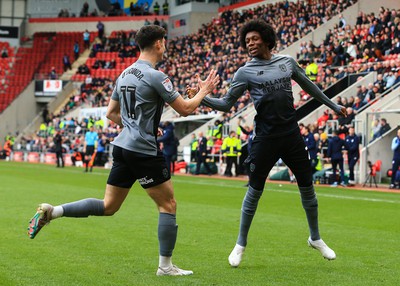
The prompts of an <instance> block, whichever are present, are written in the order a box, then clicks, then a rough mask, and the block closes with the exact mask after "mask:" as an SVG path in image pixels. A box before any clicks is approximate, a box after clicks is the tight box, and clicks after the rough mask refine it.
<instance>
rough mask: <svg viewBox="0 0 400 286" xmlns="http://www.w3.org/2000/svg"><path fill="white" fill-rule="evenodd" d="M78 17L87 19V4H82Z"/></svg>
mask: <svg viewBox="0 0 400 286" xmlns="http://www.w3.org/2000/svg"><path fill="white" fill-rule="evenodd" d="M79 16H80V17H87V16H89V4H88V2H85V3H83V6H82V9H81V12H80V14H79Z"/></svg>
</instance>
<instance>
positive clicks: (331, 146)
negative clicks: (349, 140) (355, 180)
mask: <svg viewBox="0 0 400 286" xmlns="http://www.w3.org/2000/svg"><path fill="white" fill-rule="evenodd" d="M343 147H344V141H343V140H342V139H340V138H339V136H338V131H337V130H333V132H332V138H331V139H330V140H329V142H328V153H327V155H328V157H329V159H330V161H331V163H332V172H333V182H332V185H331V187H337V186H338V181H337V179H336V168H337V166H338V165H339V169H340V185H341V186H343V187H345V186H346V184H345V182H344V166H343V154H342V150H343Z"/></svg>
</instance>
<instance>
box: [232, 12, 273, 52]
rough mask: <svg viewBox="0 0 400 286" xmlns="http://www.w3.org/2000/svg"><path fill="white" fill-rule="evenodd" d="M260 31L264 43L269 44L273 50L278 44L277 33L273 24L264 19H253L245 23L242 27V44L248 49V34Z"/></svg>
mask: <svg viewBox="0 0 400 286" xmlns="http://www.w3.org/2000/svg"><path fill="white" fill-rule="evenodd" d="M253 31H254V32H259V33H260V36H261V39H262V40H263V42H264V43H267V44H268V48H269V49H270V50H272V49H273V48H275V45H276V39H277V37H276V33H275V31H274V29H273V28H272V26H271V25H269V24H268V23H267V22H265V21H264V20H260V19H256V20H251V21H249V22H247V23H246V24H244V25H243V27H242V28H241V29H240V45H241V46H242V48H244V49H246V35H247V33H249V32H253Z"/></svg>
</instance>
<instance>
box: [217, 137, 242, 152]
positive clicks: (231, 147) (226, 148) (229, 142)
mask: <svg viewBox="0 0 400 286" xmlns="http://www.w3.org/2000/svg"><path fill="white" fill-rule="evenodd" d="M221 149H222V153H224V154H225V155H226V156H232V157H235V156H240V155H241V154H242V153H241V152H240V151H241V150H242V144H241V143H240V139H238V138H235V137H232V138H231V137H226V138H225V139H224V142H223V143H222V147H221Z"/></svg>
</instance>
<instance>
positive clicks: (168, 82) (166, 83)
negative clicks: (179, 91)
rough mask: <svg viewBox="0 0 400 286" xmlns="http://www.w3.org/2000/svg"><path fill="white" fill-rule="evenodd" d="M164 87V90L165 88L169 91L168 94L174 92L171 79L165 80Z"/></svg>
mask: <svg viewBox="0 0 400 286" xmlns="http://www.w3.org/2000/svg"><path fill="white" fill-rule="evenodd" d="M162 85H163V86H164V88H165V90H166V91H168V92H171V91H172V88H173V87H172V82H171V80H170V79H169V78H167V79H166V80H164V81H163V82H162Z"/></svg>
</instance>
